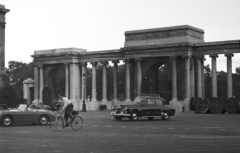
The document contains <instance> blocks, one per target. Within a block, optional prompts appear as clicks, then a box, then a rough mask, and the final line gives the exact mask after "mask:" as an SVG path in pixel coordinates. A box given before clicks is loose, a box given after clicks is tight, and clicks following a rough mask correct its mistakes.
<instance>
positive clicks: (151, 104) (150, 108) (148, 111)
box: [144, 98, 156, 116]
mask: <svg viewBox="0 0 240 153" xmlns="http://www.w3.org/2000/svg"><path fill="white" fill-rule="evenodd" d="M155 105H156V104H155V99H154V98H148V99H147V101H146V104H145V105H144V107H145V108H144V116H155V114H156V110H155V108H156V107H155Z"/></svg>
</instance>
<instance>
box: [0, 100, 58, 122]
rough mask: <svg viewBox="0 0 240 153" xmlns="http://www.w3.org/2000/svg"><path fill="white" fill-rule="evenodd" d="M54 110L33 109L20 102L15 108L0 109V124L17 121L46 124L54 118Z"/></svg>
mask: <svg viewBox="0 0 240 153" xmlns="http://www.w3.org/2000/svg"><path fill="white" fill-rule="evenodd" d="M54 117H55V116H54V112H52V111H51V110H45V109H34V108H32V107H28V106H27V105H26V104H20V105H19V106H18V107H17V108H15V109H8V110H0V124H3V125H5V126H8V125H11V124H18V123H33V124H41V125H45V124H48V122H49V121H51V120H53V119H54Z"/></svg>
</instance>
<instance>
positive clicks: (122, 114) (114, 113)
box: [111, 111, 130, 117]
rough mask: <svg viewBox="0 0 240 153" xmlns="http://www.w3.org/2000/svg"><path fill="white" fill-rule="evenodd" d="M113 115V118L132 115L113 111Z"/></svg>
mask: <svg viewBox="0 0 240 153" xmlns="http://www.w3.org/2000/svg"><path fill="white" fill-rule="evenodd" d="M111 115H113V116H122V117H129V116H130V114H126V113H123V112H117V111H112V112H111Z"/></svg>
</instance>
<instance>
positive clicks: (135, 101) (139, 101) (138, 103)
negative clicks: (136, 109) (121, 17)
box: [134, 98, 146, 105]
mask: <svg viewBox="0 0 240 153" xmlns="http://www.w3.org/2000/svg"><path fill="white" fill-rule="evenodd" d="M145 103H146V99H141V98H136V99H135V100H134V104H137V105H143V104H145Z"/></svg>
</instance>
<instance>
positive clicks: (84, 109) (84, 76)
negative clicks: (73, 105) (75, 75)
mask: <svg viewBox="0 0 240 153" xmlns="http://www.w3.org/2000/svg"><path fill="white" fill-rule="evenodd" d="M85 79H86V75H85V73H84V74H83V83H82V85H83V95H82V97H83V104H82V111H81V112H86V111H87V110H86V103H85V99H86V97H85V88H86V87H85V83H86V81H85Z"/></svg>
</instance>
